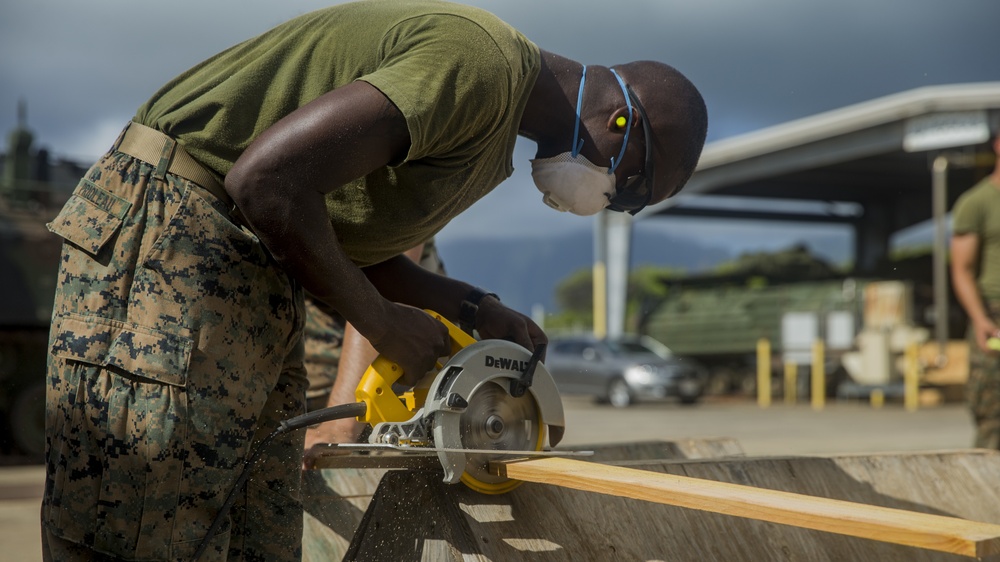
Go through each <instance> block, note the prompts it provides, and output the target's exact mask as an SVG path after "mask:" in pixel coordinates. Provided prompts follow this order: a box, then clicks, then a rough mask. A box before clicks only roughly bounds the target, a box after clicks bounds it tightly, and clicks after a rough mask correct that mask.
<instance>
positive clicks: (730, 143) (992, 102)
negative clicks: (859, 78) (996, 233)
mask: <svg viewBox="0 0 1000 562" xmlns="http://www.w3.org/2000/svg"><path fill="white" fill-rule="evenodd" d="M970 114H972V116H973V117H975V118H976V119H979V120H983V121H985V122H986V123H987V126H988V127H989V130H990V131H993V132H996V131H997V130H998V125H1000V82H986V83H977V84H957V85H946V86H929V87H924V88H918V89H915V90H910V91H907V92H902V93H899V94H895V95H891V96H887V97H883V98H878V99H875V100H871V101H868V102H864V103H859V104H856V105H853V106H848V107H845V108H842V109H838V110H833V111H829V112H825V113H820V114H817V115H814V116H810V117H806V118H803V119H798V120H795V121H790V122H788V123H784V124H781V125H777V126H774V127H769V128H766V129H762V130H759V131H755V132H752V133H748V134H744V135H740V136H736V137H731V138H728V139H724V140H721V141H717V142H714V143H710V144H709V145H707V146H706V147H705V150H704V152H703V154H702V157H701V160H700V161H699V164H698V168H697V170H696V171H695V173H694V175H693V176H692V178H691V180H690V181H689V182H688V184H687V186H685V188H684V191H682V192H681V194H680V195H679V196H678V197H676V198H674V199H669V200H667V201H664V202H662V203H660V204H657V205H654V206H650V207H649V208H647V209H645V210H644V211H643V212H642V213H640V214H639V215H638V218H649V217H652V216H658V215H675V216H676V215H696V216H717V217H725V216H729V217H741V218H765V219H775V218H782V217H784V218H786V219H790V220H815V221H824V220H844V217H843V216H836V215H824V214H823V213H818V214H815V215H810V214H801V213H798V214H794V213H793V214H789V215H787V216H784V215H782V213H781V212H779V211H774V210H772V211H770V212H768V211H764V212H761V211H759V210H758V211H754V210H736V211H734V210H733V209H731V208H722V207H715V208H713V207H712V203H711V199H712V198H711V197H698V198H697V204H696V205H695V204H689V203H691V202H692V201H691V200H692V197H691V196H693V195H728V196H740V197H756V198H761V197H766V198H775V199H796V200H813V201H840V202H854V203H858V204H861V205H863V206H864V207H865V208H867V207H868V206H869V205H880V206H888V207H890V208H893V209H894V216H893V218H892V223H893V224H892V225H891V229H893V230H898V229H901V228H905V227H906V226H910V225H912V224H915V223H918V222H921V221H924V220H927V219H928V218H930V217H931V197H930V191H931V172H930V163H931V160H932V159H933V157H934V156H935V155H936V154H939V153H940V150H939V149H937V148H934V147H930V148H927V147H921V146H905V145H907V144H912V143H913V141H914V136H913V135H914V133H915V131H916V130H917V126H918V125H920V123H922V122H923V123H926V122H927V121H928V119H930V120H933V119H935V118H937V119H938V121H939V123H938V126H939V127H938V128H939V132H940V129H941V127H940V125H941V121H942V120H945V122H944V125H948V123H947V119H948V118H949V117H955V116H957V117H958V118H962V117H963V116H968V115H970ZM959 120H960V121H961V119H959ZM985 140H986V139H982V140H980V141H977V142H976V143H972V144H973V145H975V144H978V145H980V146H982V142H983V141H985ZM959 142H961V141H959ZM946 144H947V143H946ZM904 146H905V147H904ZM906 148H910V150H909V151H908V150H906ZM959 149H960V148H958V147H954V148H952V149H949V150H959ZM990 165H991V163H982V162H981V163H980V165H978V166H975V167H964V168H954V169H953V171H952V174H951V176H950V182H949V183H951V185H955V186H961V188H962V189H964V188H966V187H969V186H970V185H971V184H972V183H973V182H974V181H975V180H976V179H978V178H979V177H981V176H982V175H985V173H986V171H988V166H990ZM956 197H957V193H954V194H950V195H949V205H950V204H951V203H952V202H953V201H954V199H955V198H956Z"/></svg>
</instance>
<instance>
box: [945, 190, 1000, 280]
mask: <svg viewBox="0 0 1000 562" xmlns="http://www.w3.org/2000/svg"><path fill="white" fill-rule="evenodd" d="M952 231H953V232H954V233H955V234H970V233H971V234H976V235H978V236H979V276H978V278H977V281H978V283H979V291H980V293H981V294H982V295H983V297H984V298H989V299H998V298H1000V185H997V184H996V183H995V182H994V181H993V180H992V179H990V178H986V179H984V180H983V181H981V182H979V183H977V184H976V185H975V186H973V187H972V189H970V190H968V191H966V192H965V193H963V194H962V195H961V197H959V198H958V201H956V202H955V208H954V209H953V210H952Z"/></svg>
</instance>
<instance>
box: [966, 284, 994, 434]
mask: <svg viewBox="0 0 1000 562" xmlns="http://www.w3.org/2000/svg"><path fill="white" fill-rule="evenodd" d="M985 304H986V308H987V310H988V311H989V314H990V317H991V318H994V319H1000V300H996V299H987V300H986V303H985ZM968 340H969V381H968V382H967V383H966V385H965V396H966V399H967V400H968V402H969V408H970V409H971V410H972V419H973V422H974V424H975V426H976V441H975V446H976V447H982V448H985V449H1000V356H998V355H996V354H992V353H986V352H985V351H983V350H982V349H979V345H978V344H977V343H976V336H975V334H974V333H973V330H972V327H971V326H970V328H969V334H968Z"/></svg>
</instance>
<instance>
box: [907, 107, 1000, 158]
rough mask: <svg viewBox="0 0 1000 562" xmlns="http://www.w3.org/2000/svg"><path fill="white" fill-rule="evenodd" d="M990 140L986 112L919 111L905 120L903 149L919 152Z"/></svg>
mask: <svg viewBox="0 0 1000 562" xmlns="http://www.w3.org/2000/svg"><path fill="white" fill-rule="evenodd" d="M988 140H990V126H989V123H988V122H987V119H986V112H985V111H982V110H976V111H950V112H946V113H933V114H931V115H921V116H920V117H914V118H912V119H910V120H908V121H907V122H906V129H905V133H904V135H903V150H905V151H907V152H920V151H923V150H938V149H941V148H952V147H956V146H969V145H973V144H979V143H981V142H986V141H988Z"/></svg>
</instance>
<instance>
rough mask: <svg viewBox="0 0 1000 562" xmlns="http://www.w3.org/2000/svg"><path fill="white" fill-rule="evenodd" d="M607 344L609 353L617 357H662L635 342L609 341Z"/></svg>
mask: <svg viewBox="0 0 1000 562" xmlns="http://www.w3.org/2000/svg"><path fill="white" fill-rule="evenodd" d="M607 344H608V348H609V349H611V352H612V353H614V354H615V355H618V356H630V357H634V356H636V355H653V356H656V357H663V356H662V355H660V354H659V353H657V352H655V351H653V350H652V349H650V348H648V347H646V346H645V345H643V344H641V343H639V342H637V341H609V342H607Z"/></svg>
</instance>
